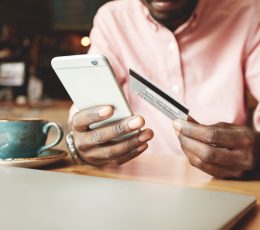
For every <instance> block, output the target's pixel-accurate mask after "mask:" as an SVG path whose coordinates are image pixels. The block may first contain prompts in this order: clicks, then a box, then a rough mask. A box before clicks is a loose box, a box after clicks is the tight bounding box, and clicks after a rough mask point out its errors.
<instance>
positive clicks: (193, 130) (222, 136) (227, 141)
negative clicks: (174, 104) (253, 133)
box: [173, 120, 251, 149]
mask: <svg viewBox="0 0 260 230" xmlns="http://www.w3.org/2000/svg"><path fill="white" fill-rule="evenodd" d="M173 126H174V128H175V129H176V130H177V131H178V132H179V133H180V134H182V135H184V136H187V137H189V138H192V139H196V140H198V141H201V142H204V143H207V144H210V145H216V146H224V147H226V148H230V149H239V148H240V147H243V146H244V145H246V144H248V142H249V141H250V138H251V137H250V135H247V133H245V130H243V131H240V130H236V129H234V130H232V129H230V128H228V129H226V128H220V127H216V126H206V125H201V124H195V123H191V122H186V121H182V120H175V121H174V122H173ZM222 126H223V125H222Z"/></svg>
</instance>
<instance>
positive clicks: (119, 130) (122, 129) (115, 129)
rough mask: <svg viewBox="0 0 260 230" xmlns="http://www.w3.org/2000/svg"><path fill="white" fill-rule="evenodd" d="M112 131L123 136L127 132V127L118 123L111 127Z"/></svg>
mask: <svg viewBox="0 0 260 230" xmlns="http://www.w3.org/2000/svg"><path fill="white" fill-rule="evenodd" d="M112 131H113V132H114V133H116V134H124V133H126V131H127V127H126V125H125V124H124V123H123V122H119V123H118V124H116V125H114V126H112Z"/></svg>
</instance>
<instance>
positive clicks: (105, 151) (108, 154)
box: [100, 147, 113, 160]
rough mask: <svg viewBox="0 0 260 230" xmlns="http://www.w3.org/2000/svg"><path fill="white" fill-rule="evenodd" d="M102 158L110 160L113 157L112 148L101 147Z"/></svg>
mask: <svg viewBox="0 0 260 230" xmlns="http://www.w3.org/2000/svg"><path fill="white" fill-rule="evenodd" d="M100 151H101V154H102V158H103V159H105V160H110V159H111V158H112V157H113V149H112V148H111V147H104V148H101V150H100Z"/></svg>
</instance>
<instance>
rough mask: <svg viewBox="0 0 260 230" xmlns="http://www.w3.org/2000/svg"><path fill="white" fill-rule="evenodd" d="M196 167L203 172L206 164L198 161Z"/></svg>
mask: <svg viewBox="0 0 260 230" xmlns="http://www.w3.org/2000/svg"><path fill="white" fill-rule="evenodd" d="M195 167H196V168H198V169H201V170H203V168H204V162H203V161H202V160H200V159H197V160H196V161H195Z"/></svg>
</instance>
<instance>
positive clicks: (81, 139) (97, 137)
mask: <svg viewBox="0 0 260 230" xmlns="http://www.w3.org/2000/svg"><path fill="white" fill-rule="evenodd" d="M144 124H145V121H144V119H143V118H142V117H140V116H133V117H130V118H126V119H123V120H121V121H117V122H114V123H112V124H109V125H107V126H105V127H101V128H97V129H95V130H91V131H88V132H80V133H77V134H75V135H77V138H76V140H77V141H75V144H76V147H77V148H78V149H79V150H80V151H86V150H87V149H88V148H90V147H92V146H95V145H100V144H104V143H107V142H109V141H111V140H113V139H116V138H118V137H121V136H123V135H125V134H128V133H131V132H133V131H135V130H139V129H141V128H142V127H143V126H144Z"/></svg>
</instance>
